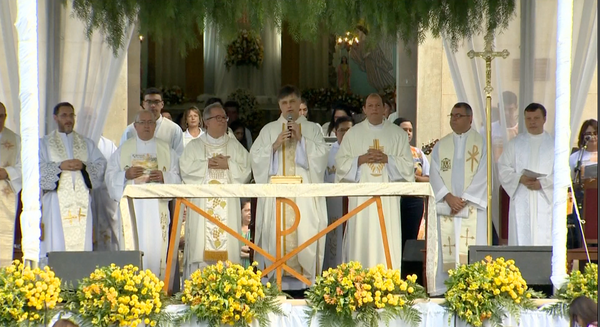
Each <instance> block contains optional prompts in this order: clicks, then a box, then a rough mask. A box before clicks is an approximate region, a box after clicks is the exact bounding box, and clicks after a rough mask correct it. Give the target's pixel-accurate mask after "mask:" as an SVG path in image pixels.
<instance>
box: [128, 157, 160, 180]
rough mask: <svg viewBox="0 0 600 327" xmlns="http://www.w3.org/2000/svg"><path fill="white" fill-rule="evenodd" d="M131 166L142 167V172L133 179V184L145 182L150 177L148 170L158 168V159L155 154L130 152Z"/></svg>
mask: <svg viewBox="0 0 600 327" xmlns="http://www.w3.org/2000/svg"><path fill="white" fill-rule="evenodd" d="M131 166H138V167H142V168H144V174H143V175H142V176H140V177H138V178H136V179H134V180H133V183H134V184H145V183H148V181H149V179H150V172H151V171H153V170H158V160H157V159H156V155H155V154H148V153H146V154H132V155H131Z"/></svg>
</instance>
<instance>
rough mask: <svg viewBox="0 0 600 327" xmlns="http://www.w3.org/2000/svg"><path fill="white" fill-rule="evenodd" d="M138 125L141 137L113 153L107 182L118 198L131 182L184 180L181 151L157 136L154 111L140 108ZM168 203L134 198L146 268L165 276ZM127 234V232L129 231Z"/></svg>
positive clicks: (107, 173)
mask: <svg viewBox="0 0 600 327" xmlns="http://www.w3.org/2000/svg"><path fill="white" fill-rule="evenodd" d="M134 126H135V130H136V132H137V137H135V138H131V139H129V140H127V141H126V142H125V143H123V145H121V146H120V147H119V148H118V149H117V151H115V153H113V155H112V157H111V158H110V161H109V163H108V167H107V169H106V186H107V187H108V192H109V195H110V197H111V198H112V199H113V200H114V201H120V200H121V198H122V197H123V191H124V190H125V186H127V185H130V184H145V183H161V184H180V183H181V178H180V177H179V160H178V156H177V153H175V150H173V149H172V148H171V147H170V146H169V144H168V143H166V142H164V141H162V140H159V139H158V138H156V137H154V128H155V127H156V119H155V118H154V116H153V115H152V113H151V112H149V111H146V110H144V111H140V112H139V113H138V114H137V115H136V118H135V122H134ZM168 203H169V200H168V199H160V200H159V199H136V200H134V201H133V204H134V208H135V217H136V224H137V233H138V238H139V249H140V251H142V252H143V253H144V256H143V265H144V267H143V268H144V269H150V270H151V271H152V272H153V273H154V274H155V275H156V276H159V278H161V279H162V278H163V277H164V273H165V268H166V261H167V247H168V245H169V244H168V241H169V223H170V222H171V218H170V217H171V216H170V212H169V206H168ZM118 212H119V216H120V211H118ZM119 219H120V218H119ZM120 220H121V219H120ZM123 226H125V224H123ZM124 234H125V235H127V234H128V233H127V231H124ZM124 242H126V240H121V243H124Z"/></svg>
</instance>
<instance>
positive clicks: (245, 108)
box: [227, 89, 266, 138]
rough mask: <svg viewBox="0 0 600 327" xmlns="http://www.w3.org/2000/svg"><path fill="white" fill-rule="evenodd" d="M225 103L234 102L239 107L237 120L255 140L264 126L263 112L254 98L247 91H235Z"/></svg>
mask: <svg viewBox="0 0 600 327" xmlns="http://www.w3.org/2000/svg"><path fill="white" fill-rule="evenodd" d="M227 101H235V102H237V103H238V104H239V105H240V109H239V119H240V121H242V122H243V123H244V125H246V128H248V129H249V130H250V131H251V132H252V137H253V138H256V136H258V133H259V132H260V129H261V128H262V127H263V126H264V125H265V119H266V117H265V112H264V110H261V109H260V105H259V104H258V101H257V100H256V96H254V94H252V93H251V92H250V91H248V90H244V89H237V90H235V91H234V92H232V93H231V94H229V96H228V97H227Z"/></svg>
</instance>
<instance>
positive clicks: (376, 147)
mask: <svg viewBox="0 0 600 327" xmlns="http://www.w3.org/2000/svg"><path fill="white" fill-rule="evenodd" d="M369 149H370V150H380V151H383V146H380V145H379V139H374V140H373V146H370V147H369Z"/></svg>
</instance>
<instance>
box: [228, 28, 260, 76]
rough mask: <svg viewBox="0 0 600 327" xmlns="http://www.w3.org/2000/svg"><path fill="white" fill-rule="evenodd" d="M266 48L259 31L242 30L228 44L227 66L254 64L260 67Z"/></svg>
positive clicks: (229, 67)
mask: <svg viewBox="0 0 600 327" xmlns="http://www.w3.org/2000/svg"><path fill="white" fill-rule="evenodd" d="M263 56H264V49H263V45H262V42H261V39H260V36H259V35H258V33H256V32H254V31H251V30H245V29H244V30H242V31H241V32H240V33H239V34H238V37H237V38H236V39H235V40H234V41H233V42H231V43H229V45H228V46H227V54H226V55H225V67H227V70H229V69H231V67H233V66H238V67H239V66H253V67H256V68H257V69H260V67H261V66H262V62H263Z"/></svg>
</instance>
